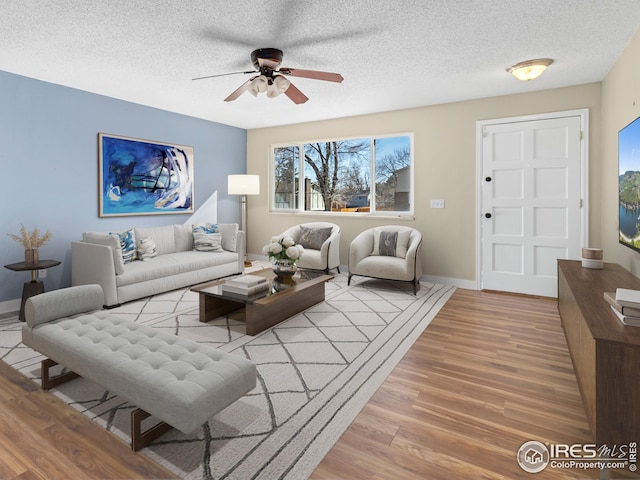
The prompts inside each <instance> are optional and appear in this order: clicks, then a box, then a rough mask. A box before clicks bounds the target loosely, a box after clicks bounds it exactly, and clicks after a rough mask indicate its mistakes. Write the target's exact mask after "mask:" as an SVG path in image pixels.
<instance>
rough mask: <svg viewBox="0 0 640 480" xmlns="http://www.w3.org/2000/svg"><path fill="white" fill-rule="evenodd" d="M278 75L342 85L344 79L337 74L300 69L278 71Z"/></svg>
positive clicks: (284, 68)
mask: <svg viewBox="0 0 640 480" xmlns="http://www.w3.org/2000/svg"><path fill="white" fill-rule="evenodd" d="M278 73H283V74H285V75H291V76H292V77H304V78H313V79H315V80H325V81H327V82H337V83H342V81H343V80H344V77H343V76H342V75H340V74H339V73H331V72H320V71H318V70H303V69H301V68H286V67H283V68H281V69H280V70H278Z"/></svg>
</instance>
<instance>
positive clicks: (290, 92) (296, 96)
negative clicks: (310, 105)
mask: <svg viewBox="0 0 640 480" xmlns="http://www.w3.org/2000/svg"><path fill="white" fill-rule="evenodd" d="M284 94H285V95H286V96H287V97H289V98H290V99H291V101H292V102H293V103H297V104H298V105H299V104H301V103H304V102H306V101H307V100H309V98H308V97H307V96H306V95H305V94H304V93H302V92H301V91H300V90H298V89H297V88H296V86H295V85H294V84H293V83H291V84H289V88H287V89H286V90H285V91H284Z"/></svg>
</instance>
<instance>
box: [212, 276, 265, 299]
mask: <svg viewBox="0 0 640 480" xmlns="http://www.w3.org/2000/svg"><path fill="white" fill-rule="evenodd" d="M221 289H222V291H223V292H225V293H234V294H236V295H247V296H248V295H257V294H259V293H262V292H265V291H266V290H268V289H269V282H267V279H266V278H264V277H260V276H258V275H242V276H240V277H235V278H230V279H229V280H227V281H226V282H224V283H223V284H222V286H221Z"/></svg>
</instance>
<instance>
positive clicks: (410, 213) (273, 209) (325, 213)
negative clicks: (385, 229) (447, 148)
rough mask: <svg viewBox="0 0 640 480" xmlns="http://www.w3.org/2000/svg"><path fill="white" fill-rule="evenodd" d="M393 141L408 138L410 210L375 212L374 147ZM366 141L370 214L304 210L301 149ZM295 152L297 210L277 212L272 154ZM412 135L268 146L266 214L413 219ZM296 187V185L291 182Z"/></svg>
mask: <svg viewBox="0 0 640 480" xmlns="http://www.w3.org/2000/svg"><path fill="white" fill-rule="evenodd" d="M395 137H409V169H410V174H409V185H410V187H409V188H410V191H409V210H402V211H389V210H377V208H376V202H375V197H376V181H375V178H376V146H375V141H376V140H379V139H385V138H395ZM359 139H368V140H369V141H370V146H369V148H370V151H369V169H370V185H369V188H370V190H369V191H370V194H369V195H370V196H371V198H372V200H371V201H370V211H369V212H338V211H326V210H304V195H305V190H304V189H305V182H304V166H305V162H304V147H305V145H307V144H312V143H324V142H334V141H349V140H359ZM289 147H297V148H298V166H297V168H298V174H297V183H298V194H297V199H296V201H297V204H298V207H297V208H276V205H275V204H276V195H275V191H274V189H275V184H276V181H275V171H276V166H275V151H276V149H278V148H289ZM414 150H415V149H414V133H413V132H398V133H388V134H378V135H357V136H348V137H330V138H322V139H314V140H302V141H296V142H279V143H274V144H271V145H270V147H269V182H268V184H269V212H270V213H276V214H294V215H300V214H302V215H322V216H356V217H367V216H373V217H378V218H379V217H394V218H403V217H407V218H413V216H414V213H415V181H414V179H415V152H414ZM294 183H295V181H294Z"/></svg>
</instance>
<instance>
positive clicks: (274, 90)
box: [267, 75, 291, 98]
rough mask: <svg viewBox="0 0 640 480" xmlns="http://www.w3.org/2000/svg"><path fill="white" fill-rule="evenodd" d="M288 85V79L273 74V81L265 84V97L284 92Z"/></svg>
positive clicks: (289, 83)
mask: <svg viewBox="0 0 640 480" xmlns="http://www.w3.org/2000/svg"><path fill="white" fill-rule="evenodd" d="M289 85H291V82H290V81H289V80H288V79H286V78H285V77H283V76H282V75H274V77H273V81H271V82H269V85H268V86H267V97H269V98H273V97H277V96H278V95H280V94H281V93H284V92H286V91H287V88H289Z"/></svg>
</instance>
